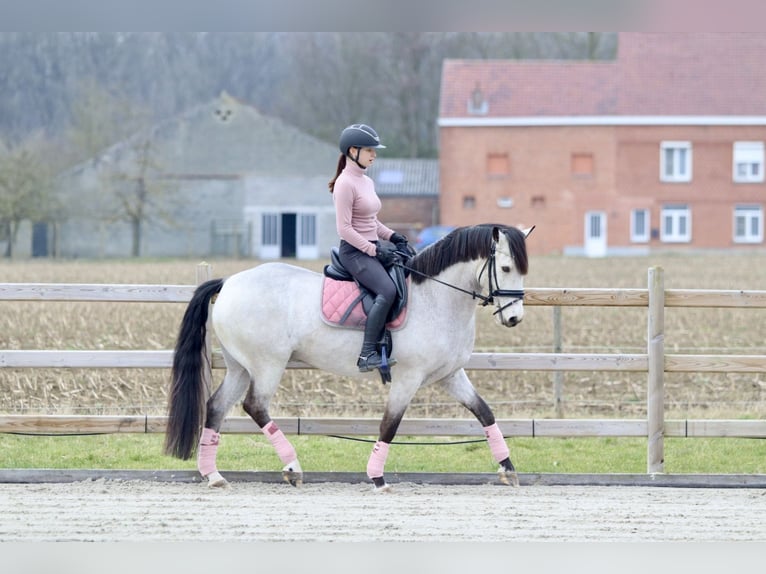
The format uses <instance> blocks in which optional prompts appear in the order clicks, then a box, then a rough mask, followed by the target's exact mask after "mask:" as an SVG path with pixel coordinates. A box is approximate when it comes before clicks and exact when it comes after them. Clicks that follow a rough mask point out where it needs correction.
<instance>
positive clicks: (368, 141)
mask: <svg viewBox="0 0 766 574" xmlns="http://www.w3.org/2000/svg"><path fill="white" fill-rule="evenodd" d="M338 147H339V148H340V152H341V153H342V154H343V155H348V150H349V149H351V148H352V147H355V148H357V152H356V157H352V158H351V159H353V160H354V163H356V164H357V165H358V166H359V167H362V166H361V165H360V164H359V151H360V150H361V149H362V148H365V147H370V148H376V149H377V148H385V147H386V146H384V145H383V144H381V143H380V138H379V137H378V133H377V132H376V131H375V130H374V129H372V128H371V127H370V126H368V125H367V124H352V125H350V126H348V127H347V128H345V129H344V130H343V131H342V132H341V134H340V142H338ZM349 157H351V156H349Z"/></svg>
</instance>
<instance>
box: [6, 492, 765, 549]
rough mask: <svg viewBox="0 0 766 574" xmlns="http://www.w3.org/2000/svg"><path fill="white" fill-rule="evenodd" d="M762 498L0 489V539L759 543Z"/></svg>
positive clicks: (733, 494)
mask: <svg viewBox="0 0 766 574" xmlns="http://www.w3.org/2000/svg"><path fill="white" fill-rule="evenodd" d="M764 516H766V490H763V489H737V488H726V489H711V488H706V489H696V488H665V487H662V488H659V487H621V486H608V487H595V486H586V487H576V486H563V487H556V486H526V487H525V486H522V487H521V488H517V489H513V488H508V487H503V486H495V485H480V486H443V485H419V484H414V483H399V484H396V485H395V486H394V488H393V490H392V492H389V493H385V494H379V493H375V492H373V491H372V490H371V487H370V486H369V485H368V484H339V483H322V484H304V485H303V486H302V487H301V488H292V487H290V486H288V485H286V484H264V483H244V482H240V483H233V484H232V486H231V488H229V489H226V490H214V489H209V488H208V487H207V486H206V485H204V484H201V483H195V484H189V483H157V482H149V481H120V480H103V479H99V480H92V481H84V482H75V483H60V484H1V485H0V541H2V542H14V541H16V542H18V541H24V542H27V541H37V542H54V541H73V542H83V541H97V542H122V541H187V542H188V541H218V542H221V541H223V542H228V541H234V542H245V541H259V542H277V541H279V542H329V541H335V542H380V541H393V542H405V541H433V542H445V541H446V542H451V541H461V542H463V541H467V542H477V541H478V542H501V541H518V542H529V541H573V542H589V541H598V542H609V541H614V542H644V541H697V542H703V541H766V520H764Z"/></svg>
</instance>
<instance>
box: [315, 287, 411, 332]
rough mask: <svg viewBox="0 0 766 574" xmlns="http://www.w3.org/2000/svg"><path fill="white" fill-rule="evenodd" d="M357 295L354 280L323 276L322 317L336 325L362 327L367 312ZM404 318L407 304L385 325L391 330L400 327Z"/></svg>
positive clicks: (353, 327)
mask: <svg viewBox="0 0 766 574" xmlns="http://www.w3.org/2000/svg"><path fill="white" fill-rule="evenodd" d="M407 281H409V279H407ZM359 295H360V292H359V287H358V286H357V284H356V282H354V281H337V280H335V279H331V278H329V277H324V283H322V319H323V320H324V321H325V322H326V323H328V324H330V325H335V326H338V327H348V328H350V329H364V325H365V324H366V323H367V314H366V313H365V312H364V307H363V306H362V301H361V300H358V301H357V298H358V297H359ZM354 301H356V303H354ZM352 305H353V309H351V311H350V312H349V313H348V316H347V317H346V320H345V321H344V322H343V323H341V319H343V316H344V315H345V314H346V312H347V311H348V310H349V307H351V306H352ZM406 318H407V306H406V305H405V307H404V308H403V309H402V312H401V313H399V316H398V317H397V318H396V319H394V320H393V321H390V322H389V323H388V324H387V325H386V327H387V328H388V329H390V330H391V331H395V330H397V329H401V328H402V326H403V325H404V321H405V319H406Z"/></svg>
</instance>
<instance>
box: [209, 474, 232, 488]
mask: <svg viewBox="0 0 766 574" xmlns="http://www.w3.org/2000/svg"><path fill="white" fill-rule="evenodd" d="M230 486H231V485H230V484H229V481H228V480H226V479H225V478H224V477H222V476H221V474H220V473H219V472H218V471H216V472H211V473H210V474H208V475H207V487H208V488H229V487H230Z"/></svg>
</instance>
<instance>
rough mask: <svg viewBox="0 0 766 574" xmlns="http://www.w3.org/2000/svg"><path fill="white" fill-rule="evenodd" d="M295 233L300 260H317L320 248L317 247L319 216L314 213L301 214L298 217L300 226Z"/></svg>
mask: <svg viewBox="0 0 766 574" xmlns="http://www.w3.org/2000/svg"><path fill="white" fill-rule="evenodd" d="M295 233H296V235H297V236H298V237H296V239H297V241H296V253H295V256H296V257H297V258H298V259H317V258H318V257H319V246H318V245H317V216H316V214H314V213H301V214H299V215H298V225H297V229H296V230H295Z"/></svg>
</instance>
